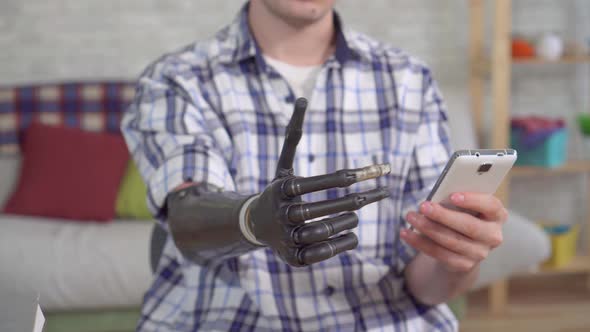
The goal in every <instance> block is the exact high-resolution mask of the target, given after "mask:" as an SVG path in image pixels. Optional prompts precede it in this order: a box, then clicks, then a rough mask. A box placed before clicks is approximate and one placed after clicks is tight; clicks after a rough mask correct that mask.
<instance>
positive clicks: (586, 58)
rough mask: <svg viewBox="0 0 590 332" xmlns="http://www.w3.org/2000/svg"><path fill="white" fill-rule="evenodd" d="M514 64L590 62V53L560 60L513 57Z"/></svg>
mask: <svg viewBox="0 0 590 332" xmlns="http://www.w3.org/2000/svg"><path fill="white" fill-rule="evenodd" d="M512 62H513V63H514V64H545V65H548V64H580V63H590V55H579V56H564V57H562V58H561V59H558V60H547V59H543V58H512Z"/></svg>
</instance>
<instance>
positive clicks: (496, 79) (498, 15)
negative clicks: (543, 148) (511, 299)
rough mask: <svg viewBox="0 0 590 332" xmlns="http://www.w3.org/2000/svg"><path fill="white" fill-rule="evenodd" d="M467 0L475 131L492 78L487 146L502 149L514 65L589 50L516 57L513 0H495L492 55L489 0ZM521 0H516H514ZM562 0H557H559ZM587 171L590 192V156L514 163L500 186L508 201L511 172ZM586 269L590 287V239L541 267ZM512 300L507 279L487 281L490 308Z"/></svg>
mask: <svg viewBox="0 0 590 332" xmlns="http://www.w3.org/2000/svg"><path fill="white" fill-rule="evenodd" d="M468 1H469V13H470V15H469V22H470V29H469V39H470V43H469V44H470V45H469V63H470V76H469V93H470V96H471V104H470V105H471V111H472V113H473V119H474V122H475V129H476V133H477V134H478V136H479V138H480V139H483V137H482V133H483V132H484V131H485V130H484V128H483V113H484V109H485V105H484V99H485V96H486V91H485V89H486V83H487V80H488V79H489V78H491V101H492V105H491V109H493V110H494V111H493V114H492V121H493V123H494V127H493V130H492V133H491V140H490V142H491V144H490V145H491V146H489V148H495V149H504V148H506V147H508V146H509V145H510V142H509V137H510V108H511V105H510V103H511V81H512V67H513V65H516V64H518V65H525V64H531V65H541V64H547V65H554V64H586V63H590V55H589V56H575V57H572V56H570V57H564V58H562V59H559V60H556V61H549V60H545V59H540V58H531V59H512V51H511V49H512V47H511V45H512V39H511V38H512V1H513V0H493V1H492V6H493V10H492V14H491V16H492V21H493V22H492V38H491V44H492V45H491V46H492V47H491V55H487V54H486V45H485V43H486V36H485V20H486V16H487V13H486V8H485V7H486V3H488V1H486V0H468ZM514 1H518V0H514ZM555 1H558V0H555ZM576 173H581V174H583V173H587V174H589V176H587V178H588V179H589V180H588V184H587V188H588V192H590V161H570V162H568V163H567V164H566V165H564V166H562V167H559V168H555V169H547V168H539V167H516V168H515V169H514V170H513V171H512V172H510V176H508V177H507V179H506V181H504V184H503V185H502V186H501V187H500V189H499V190H498V192H497V196H498V198H500V199H501V200H502V201H503V202H504V204H505V205H506V206H508V205H509V204H508V202H509V197H508V194H509V190H508V188H509V185H510V180H511V177H524V176H529V177H533V176H538V177H542V176H550V175H560V174H576ZM587 196H588V197H587V204H586V205H587V207H588V209H590V195H587ZM586 225H587V226H588V227H586V232H587V236H586V238H587V239H590V210H589V211H588V213H587V220H586ZM574 271H575V272H588V277H587V280H588V282H587V284H588V287H589V288H590V245H589V246H588V253H587V255H581V256H577V257H576V258H575V260H574V261H573V262H572V263H571V264H569V265H568V266H565V267H563V268H559V269H553V270H551V271H547V270H543V273H549V272H550V273H555V274H558V273H571V272H574ZM507 305H508V280H502V281H499V282H497V283H495V284H493V285H491V286H490V287H489V290H488V308H489V310H490V311H491V313H492V314H503V313H505V312H506V308H507Z"/></svg>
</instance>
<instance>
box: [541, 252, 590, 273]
mask: <svg viewBox="0 0 590 332" xmlns="http://www.w3.org/2000/svg"><path fill="white" fill-rule="evenodd" d="M582 272H590V256H586V255H577V256H576V257H574V259H573V260H572V261H571V262H570V263H569V264H567V265H564V266H560V267H557V268H548V267H541V269H540V270H539V272H537V273H536V274H559V273H582Z"/></svg>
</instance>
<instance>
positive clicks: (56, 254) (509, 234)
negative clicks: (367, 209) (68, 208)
mask: <svg viewBox="0 0 590 332" xmlns="http://www.w3.org/2000/svg"><path fill="white" fill-rule="evenodd" d="M132 96H133V84H132V83H129V82H75V83H67V84H65V83H56V84H40V85H30V86H14V87H12V86H7V87H1V88H0V205H2V204H3V202H4V201H5V200H6V198H7V196H8V195H10V192H11V189H12V188H13V186H14V183H15V180H16V178H18V172H19V165H20V153H19V151H20V149H19V143H20V140H21V136H22V132H23V131H24V130H25V129H26V128H27V127H29V125H30V124H31V123H32V122H33V121H34V120H39V121H41V122H45V123H49V124H56V123H63V124H65V125H66V126H69V127H76V128H81V129H84V130H89V131H99V132H112V133H117V132H118V131H119V122H120V119H121V115H122V113H123V112H124V110H125V107H126V105H127V104H128V103H129V101H130V100H131V98H132ZM450 118H451V120H452V123H451V125H452V128H453V133H454V135H453V137H454V142H453V145H454V146H455V147H456V148H474V147H476V146H477V143H476V141H475V139H474V137H475V135H474V133H473V130H472V128H473V126H472V124H471V121H470V118H469V114H451V116H450ZM56 148H59V147H56ZM153 230H154V223H153V222H152V221H150V220H146V221H141V220H124V219H120V218H118V219H115V220H112V221H110V222H108V223H92V222H90V223H89V222H85V223H79V222H76V221H72V220H59V219H55V218H46V217H30V216H19V215H7V214H0V266H2V271H3V272H2V273H1V274H0V301H10V299H11V298H15V297H22V296H30V294H39V295H40V304H41V307H42V308H43V310H44V312H45V314H46V316H47V323H46V329H45V331H46V332H53V331H62V332H68V331H77V332H84V331H95V332H98V331H132V330H133V329H134V325H135V322H136V321H137V318H138V317H139V306H140V303H141V299H142V296H143V292H144V291H145V290H146V289H147V287H148V286H149V284H150V282H151V270H152V269H151V268H150V258H151V260H152V261H151V264H152V266H153V264H155V262H156V261H157V259H158V257H159V254H160V250H161V249H160V248H161V246H162V244H163V241H165V239H166V237H165V235H164V236H163V234H162V232H161V231H159V230H158V229H155V231H154V232H152V231H153ZM523 238H524V239H526V241H523ZM549 251H550V248H549V241H548V239H547V237H546V235H545V234H544V233H543V232H542V231H541V230H540V229H539V228H538V227H536V226H535V225H534V224H533V223H532V222H531V221H529V220H527V219H526V218H524V217H522V216H519V215H517V214H516V213H512V214H511V216H510V220H509V222H508V223H507V224H506V226H505V243H504V244H503V245H502V246H501V247H500V248H499V249H498V250H496V251H494V252H493V253H492V254H491V255H490V257H489V258H488V259H487V260H486V261H485V263H484V264H483V265H482V273H481V276H480V278H479V279H478V281H477V284H476V286H475V287H476V288H478V287H484V286H485V285H487V284H489V283H490V282H493V281H494V280H497V279H501V278H505V277H507V276H509V275H511V274H513V273H515V272H517V271H521V270H524V269H528V268H531V267H534V266H536V265H538V263H539V262H541V261H542V260H543V259H545V258H546V257H547V256H548V255H549ZM1 330H3V329H2V324H1V323H0V331H1Z"/></svg>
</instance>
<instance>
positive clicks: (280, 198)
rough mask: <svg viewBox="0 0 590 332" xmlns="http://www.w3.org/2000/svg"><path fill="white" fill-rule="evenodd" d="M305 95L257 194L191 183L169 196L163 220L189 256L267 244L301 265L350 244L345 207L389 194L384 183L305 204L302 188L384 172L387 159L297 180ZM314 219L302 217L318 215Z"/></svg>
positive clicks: (351, 216) (200, 259)
mask: <svg viewBox="0 0 590 332" xmlns="http://www.w3.org/2000/svg"><path fill="white" fill-rule="evenodd" d="M306 107H307V101H306V100H305V99H302V98H300V99H298V100H297V101H296V103H295V111H294V112H293V116H292V117H291V121H290V122H289V125H288V126H287V133H286V137H285V143H284V144H283V150H282V151H281V155H280V157H279V163H278V167H277V173H276V177H275V179H274V180H273V181H272V183H271V184H270V185H269V186H268V187H267V188H266V189H265V190H264V191H263V192H262V193H260V195H250V196H245V195H240V194H237V193H233V192H218V191H217V192H216V191H215V190H212V188H210V187H207V186H206V185H195V186H193V187H188V188H185V189H182V190H179V191H177V192H174V193H172V194H170V195H169V197H168V220H169V225H170V230H171V232H172V236H173V238H174V241H175V243H176V245H177V247H178V248H179V250H180V251H181V252H182V254H183V255H184V256H185V257H187V258H188V259H190V260H192V261H194V262H196V263H198V264H206V263H207V262H208V261H210V260H212V259H224V258H229V257H233V256H238V255H241V254H243V253H246V252H248V251H250V250H253V249H255V248H257V247H261V246H268V247H270V248H272V249H273V250H274V252H275V253H276V254H277V255H278V256H279V257H280V258H281V259H282V260H283V261H285V262H286V263H288V264H290V265H293V266H304V265H309V264H313V263H316V262H319V261H322V260H325V259H328V258H331V257H333V256H335V255H337V254H338V253H341V252H343V251H345V250H350V249H354V248H355V247H356V246H357V244H358V240H357V238H356V235H354V233H346V234H340V233H341V232H343V231H346V230H350V229H352V228H354V227H356V226H357V225H358V217H357V215H356V214H355V213H354V212H352V211H354V210H357V209H360V208H361V207H363V206H365V205H367V204H370V203H373V202H376V201H379V200H381V199H383V198H386V197H388V196H389V192H388V191H387V190H385V189H380V188H379V189H374V190H370V191H367V192H363V193H355V194H350V195H347V196H345V197H342V198H337V199H333V200H327V201H320V202H311V203H305V202H302V201H301V198H300V196H301V195H303V194H306V193H310V192H315V191H320V190H325V189H330V188H337V187H347V186H350V185H351V184H353V183H356V182H359V181H364V180H367V179H372V178H376V177H379V176H382V175H384V174H387V173H389V171H390V168H389V165H374V166H368V167H364V168H359V169H351V170H340V171H337V172H335V173H332V174H327V175H319V176H314V177H309V178H301V177H296V176H294V175H293V169H292V166H293V159H294V156H295V150H296V147H297V144H298V143H299V140H300V139H301V128H302V125H303V119H304V115H305V109H306ZM330 215H336V216H331V217H328V218H325V219H322V220H319V221H313V222H309V223H306V221H308V220H311V219H315V218H318V217H323V216H330Z"/></svg>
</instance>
